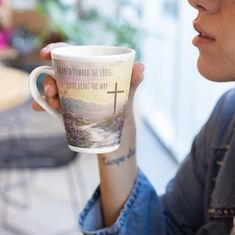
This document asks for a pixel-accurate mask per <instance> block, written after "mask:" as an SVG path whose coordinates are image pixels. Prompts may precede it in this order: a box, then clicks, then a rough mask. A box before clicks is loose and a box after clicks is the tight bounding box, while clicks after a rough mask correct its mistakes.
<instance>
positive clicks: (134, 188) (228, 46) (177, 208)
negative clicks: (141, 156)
mask: <svg viewBox="0 0 235 235" xmlns="http://www.w3.org/2000/svg"><path fill="white" fill-rule="evenodd" d="M189 3H190V4H191V5H192V6H193V7H194V8H195V9H196V10H197V11H198V16H197V18H196V19H195V20H194V22H193V25H194V28H195V30H196V31H197V32H198V36H196V37H195V38H194V40H193V44H194V45H195V46H196V47H198V49H199V54H200V55H199V58H198V70H199V72H200V73H201V74H202V75H203V76H204V77H205V78H207V79H209V80H213V81H218V82H224V81H233V80H235V39H234V38H235V0H189ZM56 46H61V45H60V44H57V45H49V46H48V47H47V48H44V49H42V51H41V56H42V58H44V59H49V58H50V49H51V47H56ZM142 74H143V65H142V64H136V65H135V66H134V70H133V78H132V84H131V85H132V86H131V93H130V99H129V109H128V110H129V112H128V115H127V117H126V120H125V126H124V133H123V139H122V143H121V147H120V149H119V150H118V151H115V152H113V153H109V154H103V155H100V156H99V157H98V162H99V172H100V187H99V188H98V189H97V191H96V192H95V193H94V195H93V197H92V199H91V200H90V201H89V203H88V204H87V206H86V208H85V209H84V211H83V212H82V214H81V217H80V226H81V229H82V231H83V232H84V233H86V234H128V235H132V234H133V235H134V234H135V235H136V234H146V235H151V234H155V235H166V234H169V235H193V234H196V235H205V234H207V235H212V234H213V235H227V234H232V233H233V217H234V216H235V174H234V169H235V156H234V155H235V154H234V152H235V135H234V134H233V133H234V132H233V130H234V123H235V115H234V113H235V91H233V90H231V91H229V92H227V93H226V94H225V95H223V97H221V99H220V100H219V102H218V104H217V105H216V107H215V109H214V111H213V113H212V114H211V116H210V118H209V120H208V121H207V123H206V124H205V125H204V127H203V128H202V130H201V131H200V133H199V134H198V135H197V137H196V138H195V140H194V142H193V145H192V148H191V151H190V153H189V155H188V156H187V158H186V159H185V161H184V162H183V164H182V165H181V167H180V169H179V171H178V173H177V174H176V176H175V178H174V179H173V180H172V181H171V182H170V183H169V184H168V186H167V190H166V193H165V195H163V196H162V197H158V195H157V194H156V192H155V191H154V189H153V187H152V186H151V184H150V183H149V181H148V179H146V177H145V176H144V175H143V173H142V172H141V170H139V169H138V167H137V164H136V156H135V134H136V133H135V125H134V118H133V113H132V101H133V96H134V93H135V90H136V88H137V86H138V85H139V83H140V82H141V80H142V77H143V76H142ZM45 93H46V96H47V98H48V102H50V104H51V105H52V107H54V108H59V107H60V106H59V101H58V98H57V90H56V86H55V83H54V81H53V80H52V79H51V78H47V79H46V81H45ZM33 107H34V109H35V110H40V109H41V108H40V107H39V106H38V105H37V104H35V103H34V104H33ZM129 153H131V158H129V157H128V158H127V157H126V158H125V161H122V163H121V164H120V165H115V164H113V165H112V164H105V162H106V158H107V159H109V160H111V159H117V158H119V157H123V156H127V155H128V154H129ZM146 157H147V156H146Z"/></svg>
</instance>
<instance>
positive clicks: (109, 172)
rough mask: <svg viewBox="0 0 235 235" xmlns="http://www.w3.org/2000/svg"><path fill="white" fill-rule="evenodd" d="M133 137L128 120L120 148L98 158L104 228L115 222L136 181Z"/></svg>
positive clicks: (131, 124)
mask: <svg viewBox="0 0 235 235" xmlns="http://www.w3.org/2000/svg"><path fill="white" fill-rule="evenodd" d="M127 124H128V125H127ZM135 137H136V131H135V124H134V120H132V121H131V120H130V119H129V120H127V122H126V123H125V125H124V128H123V134H122V140H121V144H120V148H119V149H118V150H116V151H114V152H111V153H108V154H100V155H99V156H98V164H99V173H100V189H101V201H102V209H103V215H104V221H105V225H106V226H110V225H112V224H113V223H114V222H115V221H116V219H117V217H118V216H119V213H120V210H121V209H122V208H123V205H124V204H125V202H126V200H127V199H128V196H129V195H130V193H131V190H132V188H133V185H134V183H135V180H136V176H137V163H136V145H135V144H136V141H135Z"/></svg>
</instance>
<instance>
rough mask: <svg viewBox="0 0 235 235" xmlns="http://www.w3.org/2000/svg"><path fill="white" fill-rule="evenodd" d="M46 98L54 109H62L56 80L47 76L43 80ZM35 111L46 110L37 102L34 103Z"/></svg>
mask: <svg viewBox="0 0 235 235" xmlns="http://www.w3.org/2000/svg"><path fill="white" fill-rule="evenodd" d="M43 87H44V94H45V99H46V101H47V102H48V103H49V105H50V106H51V107H52V108H53V109H60V101H59V97H58V91H57V86H56V82H55V80H54V79H53V78H52V77H50V76H47V77H46V78H45V79H44V81H43ZM32 107H33V109H34V110H35V111H44V109H43V108H42V107H41V106H40V105H39V104H38V103H36V102H33V103H32Z"/></svg>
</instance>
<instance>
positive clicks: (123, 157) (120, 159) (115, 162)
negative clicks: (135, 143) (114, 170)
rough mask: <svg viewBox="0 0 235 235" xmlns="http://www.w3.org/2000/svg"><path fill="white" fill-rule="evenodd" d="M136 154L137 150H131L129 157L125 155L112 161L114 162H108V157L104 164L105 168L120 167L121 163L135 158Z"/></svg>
mask: <svg viewBox="0 0 235 235" xmlns="http://www.w3.org/2000/svg"><path fill="white" fill-rule="evenodd" d="M135 153H136V150H135V149H132V148H129V151H128V154H127V155H123V156H120V157H118V158H116V159H112V160H108V157H107V158H104V159H103V163H104V165H105V166H120V165H121V163H123V162H125V161H126V160H128V159H130V158H132V157H134V156H135Z"/></svg>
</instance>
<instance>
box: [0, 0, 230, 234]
mask: <svg viewBox="0 0 235 235" xmlns="http://www.w3.org/2000/svg"><path fill="white" fill-rule="evenodd" d="M195 16H196V12H195V11H194V10H193V9H192V8H191V7H190V6H189V5H188V3H187V1H179V0H158V1H156V0H146V1H140V0H100V1H95V0H24V1H17V0H0V69H1V71H0V73H1V77H0V145H1V146H0V206H1V207H0V209H1V211H0V221H1V224H0V225H1V226H0V234H1V235H10V234H33V235H34V234H40V235H41V234H45V235H47V234H79V228H78V226H77V217H78V213H79V212H80V211H81V209H82V207H83V206H84V203H85V202H86V200H87V199H88V197H90V195H91V194H92V192H93V190H94V189H95V188H96V186H97V185H98V182H99V178H98V172H97V162H96V158H95V157H94V156H88V155H82V154H74V153H71V152H69V151H68V150H67V149H66V148H64V146H65V144H63V143H64V141H65V140H64V133H63V130H61V129H60V128H59V126H58V124H57V123H55V121H54V120H52V118H51V117H49V115H48V114H45V113H40V114H36V113H35V112H33V111H32V109H31V102H32V100H31V98H30V95H29V92H28V88H27V79H28V73H30V72H31V71H32V70H33V69H34V68H35V67H37V66H38V65H42V64H50V62H45V61H41V60H40V58H39V51H40V48H42V47H43V46H45V45H47V44H48V43H53V42H59V41H66V42H68V43H71V44H79V45H82V44H105V45H118V46H127V47H131V48H134V49H135V50H136V52H137V56H136V61H142V62H143V63H144V64H145V79H144V82H143V83H142V84H141V86H140V88H139V90H138V92H137V96H136V100H135V109H136V121H137V127H138V131H137V143H138V147H137V154H138V161H139V165H140V167H141V169H143V171H144V172H145V174H146V175H147V176H148V177H149V179H150V181H151V182H152V183H153V185H154V187H155V188H156V190H157V191H158V192H159V193H160V194H161V193H163V192H164V188H165V186H166V183H167V182H168V180H169V179H170V178H172V177H173V176H174V174H175V172H176V170H177V169H178V167H179V164H180V162H181V161H182V160H183V159H184V157H185V155H186V154H187V152H188V151H189V150H190V145H191V142H192V140H193V138H194V136H195V135H196V133H197V132H198V131H199V130H200V128H201V126H202V125H203V124H204V122H205V121H206V120H207V118H208V115H209V113H210V112H211V110H212V108H213V107H214V105H215V102H216V100H217V99H218V97H219V96H220V95H221V94H222V93H223V92H224V91H225V90H227V89H229V88H231V87H232V86H233V85H234V84H233V83H226V84H217V83H213V82H209V81H207V80H205V79H203V78H202V77H201V76H200V75H199V73H198V72H197V69H196V61H197V55H198V52H197V49H196V48H194V47H193V46H192V43H191V41H192V38H193V37H194V36H195V35H196V32H194V31H193V27H192V20H193V19H194V18H195ZM42 80H43V78H41V79H39V83H38V85H39V86H42Z"/></svg>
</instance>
